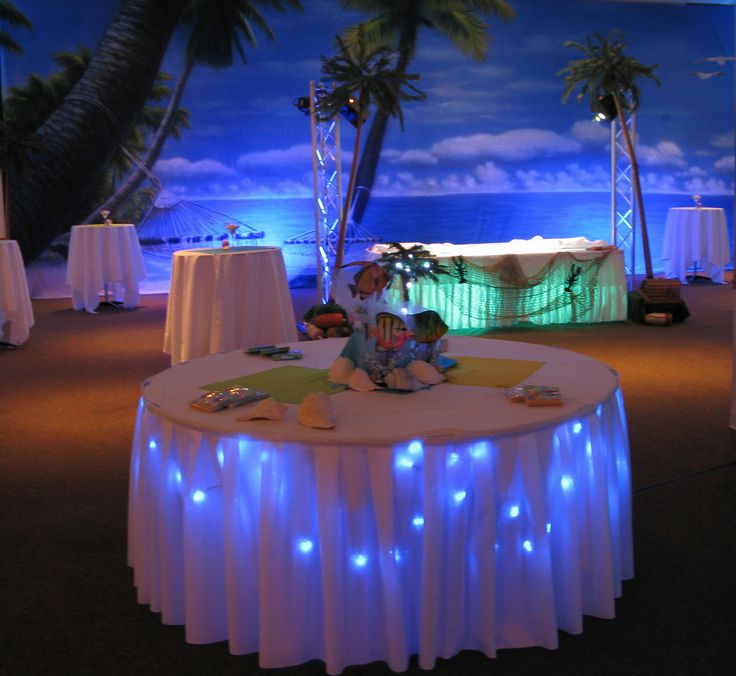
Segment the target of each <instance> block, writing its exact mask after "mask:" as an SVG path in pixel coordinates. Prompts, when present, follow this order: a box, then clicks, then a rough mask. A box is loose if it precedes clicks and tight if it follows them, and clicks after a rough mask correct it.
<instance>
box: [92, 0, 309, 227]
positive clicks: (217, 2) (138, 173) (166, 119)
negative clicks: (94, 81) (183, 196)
mask: <svg viewBox="0 0 736 676" xmlns="http://www.w3.org/2000/svg"><path fill="white" fill-rule="evenodd" d="M259 6H262V7H267V8H270V9H273V10H276V11H278V12H286V11H287V10H288V9H289V8H291V9H294V10H301V9H302V6H301V3H300V1H299V0H190V2H189V4H188V6H187V8H186V11H185V12H184V14H183V16H182V24H184V25H185V26H187V27H188V28H189V39H188V41H187V48H186V54H185V61H184V69H183V70H182V72H181V75H180V76H179V79H178V80H177V83H176V86H175V87H174V91H173V93H172V95H171V98H170V99H169V103H168V107H167V109H166V113H165V115H164V116H163V118H162V119H161V122H160V124H159V126H158V128H157V130H156V132H155V134H154V135H153V138H152V139H151V142H150V144H149V145H148V149H147V150H146V152H145V154H144V156H143V157H142V158H141V160H140V162H138V163H137V164H136V166H135V167H134V168H133V170H132V172H131V173H130V174H129V175H128V177H127V178H126V179H125V181H123V183H122V184H121V185H120V186H119V187H118V188H117V189H116V190H115V192H114V194H113V195H111V196H110V197H109V198H108V199H107V200H106V201H105V202H104V204H102V205H100V206H98V207H97V208H95V209H94V211H93V212H92V213H90V214H89V215H88V216H87V217H86V219H84V222H85V223H89V222H92V220H94V219H95V218H97V215H98V214H99V212H100V211H101V210H103V209H107V210H108V211H110V212H111V213H115V212H116V211H117V210H118V207H119V206H120V205H121V204H122V203H123V202H125V201H126V200H127V199H128V198H129V197H130V196H131V195H132V194H133V193H134V192H135V190H137V189H138V187H139V186H140V185H141V183H142V182H143V181H144V180H145V179H146V178H147V177H148V176H150V175H151V171H152V169H153V165H154V164H155V163H156V160H157V159H158V158H159V156H160V155H161V151H162V150H163V147H164V144H165V142H166V140H167V138H168V137H169V136H170V135H172V134H171V132H172V129H173V128H174V126H175V123H176V116H177V111H178V110H179V106H180V104H181V99H182V96H183V95H184V91H185V89H186V86H187V83H188V82H189V77H190V75H191V74H192V70H193V69H194V67H195V66H196V65H198V64H202V65H207V66H210V67H211V68H228V67H230V66H232V65H233V62H234V61H235V55H236V53H237V55H238V56H240V59H241V60H242V61H243V63H245V62H246V56H245V50H244V49H243V41H244V42H245V43H246V44H248V45H250V46H251V47H255V46H256V45H257V41H256V34H255V30H254V29H255V28H257V29H258V30H260V31H261V32H262V33H263V34H264V35H265V36H266V37H267V38H268V39H269V40H273V39H275V35H274V32H273V30H272V29H271V27H270V26H269V25H268V22H267V21H266V19H265V17H264V16H263V14H262V13H261V11H260V9H259Z"/></svg>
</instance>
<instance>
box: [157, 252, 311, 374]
mask: <svg viewBox="0 0 736 676" xmlns="http://www.w3.org/2000/svg"><path fill="white" fill-rule="evenodd" d="M296 339H297V333H296V321H295V319H294V308H293V306H292V303H291V295H290V293H289V284H288V282H287V279H286V271H285V269H284V259H283V256H282V255H281V249H279V248H277V247H232V248H231V249H229V250H228V251H223V250H221V249H188V250H186V251H177V252H176V253H175V254H174V256H173V263H172V269H171V291H170V293H169V301H168V306H167V310H166V329H165V333H164V352H166V353H168V354H170V355H171V363H172V364H178V363H179V362H181V361H186V360H188V359H194V358H195V357H202V356H204V355H206V354H210V353H212V352H222V351H224V350H233V349H235V348H242V347H247V346H250V345H259V344H260V345H263V344H272V343H281V342H289V341H295V340H296Z"/></svg>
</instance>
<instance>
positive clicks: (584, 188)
mask: <svg viewBox="0 0 736 676" xmlns="http://www.w3.org/2000/svg"><path fill="white" fill-rule="evenodd" d="M516 177H517V178H518V179H519V182H520V183H521V186H522V188H523V190H525V191H528V192H600V191H606V190H610V189H611V176H610V174H609V172H607V171H605V170H604V169H603V168H602V167H600V166H598V165H594V166H592V167H588V168H583V167H581V166H580V165H579V164H576V163H573V164H568V165H567V166H566V167H565V168H564V169H561V170H558V171H537V170H534V169H533V170H531V171H522V170H519V171H517V172H516Z"/></svg>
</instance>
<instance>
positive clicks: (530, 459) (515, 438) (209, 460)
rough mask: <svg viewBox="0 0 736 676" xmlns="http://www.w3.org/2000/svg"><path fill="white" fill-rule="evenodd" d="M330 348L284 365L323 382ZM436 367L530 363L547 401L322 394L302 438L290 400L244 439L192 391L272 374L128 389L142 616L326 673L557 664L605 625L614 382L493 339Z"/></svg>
mask: <svg viewBox="0 0 736 676" xmlns="http://www.w3.org/2000/svg"><path fill="white" fill-rule="evenodd" d="M343 340H344V339H329V340H322V341H313V342H311V343H300V344H299V347H302V348H303V349H304V352H305V356H304V359H303V360H302V362H301V364H302V365H303V366H307V367H316V368H326V367H328V366H329V364H330V363H331V362H332V360H333V359H334V358H335V357H336V355H337V354H338V353H339V351H340V349H341V348H342V346H343V344H344V342H343ZM449 354H452V355H468V356H480V357H492V358H502V359H537V360H542V361H544V365H543V366H542V368H541V370H539V371H538V372H537V373H535V374H534V376H533V378H532V379H531V380H532V381H533V382H541V383H546V384H557V385H559V386H560V387H561V388H562V393H563V395H564V398H565V401H566V405H565V406H564V407H561V408H530V407H526V406H525V405H524V404H513V403H510V402H508V401H506V399H505V395H504V391H503V390H501V389H498V388H486V387H470V386H461V385H453V384H449V383H443V384H440V385H437V386H435V387H433V388H432V389H430V390H423V391H420V392H416V393H412V394H408V395H407V394H404V395H402V394H394V393H390V392H385V391H378V392H375V391H374V392H369V393H358V392H353V391H345V392H341V393H339V394H335V395H331V400H332V402H333V408H334V417H335V420H336V423H337V427H336V428H335V429H333V430H317V429H312V428H307V427H303V426H301V425H300V424H299V423H298V422H297V420H296V408H297V407H296V406H294V405H290V406H289V409H288V411H287V414H286V417H285V419H284V420H282V421H251V422H238V421H237V420H236V418H237V417H238V416H240V415H242V413H243V409H242V408H241V409H231V410H228V411H222V412H218V413H215V414H206V413H199V412H197V411H194V410H192V409H190V408H189V407H188V402H189V401H190V400H192V399H194V398H195V397H196V396H198V395H200V394H201V393H202V392H203V390H201V389H199V387H198V386H201V385H203V384H206V383H210V382H215V381H218V379H229V378H232V377H235V375H236V374H247V373H251V372H257V371H260V370H264V369H265V368H270V367H271V364H267V365H264V361H263V359H264V358H263V357H255V356H253V355H246V354H243V353H242V352H229V353H221V354H214V355H210V356H207V357H204V358H201V359H196V360H193V361H191V362H188V363H186V364H180V365H178V366H175V367H172V368H170V369H168V370H167V371H164V372H162V373H159V374H158V375H156V376H154V377H152V378H151V379H149V380H148V381H146V383H145V384H144V386H143V391H142V399H141V403H140V408H139V412H138V419H137V426H136V431H135V439H134V442H133V448H132V460H131V468H130V493H129V523H128V528H129V531H128V532H129V545H128V546H129V563H130V565H131V566H132V567H133V568H134V579H135V585H136V587H137V594H138V600H139V602H140V603H144V604H148V605H149V606H150V608H151V610H152V611H156V612H160V613H161V617H162V621H163V622H164V623H165V624H184V625H185V627H186V640H187V642H189V643H208V642H214V641H224V640H227V641H228V642H229V650H230V652H231V653H233V654H236V655H240V654H246V653H253V652H256V651H257V652H258V653H259V662H260V665H261V666H262V667H286V666H289V665H296V664H300V663H303V662H305V661H308V660H312V659H320V660H324V662H325V663H326V669H327V673H329V674H338V673H340V672H341V671H342V670H343V669H344V668H345V667H346V666H348V665H351V664H364V663H368V662H371V661H375V660H383V661H385V662H386V663H387V664H388V665H389V666H390V668H391V669H393V670H396V671H403V670H405V669H406V668H407V666H408V660H409V657H410V656H411V655H415V654H416V655H418V656H419V664H420V666H421V667H422V668H425V669H429V668H432V667H433V665H434V664H435V660H436V659H437V658H438V657H443V658H449V657H451V656H452V655H455V654H456V653H458V652H459V651H461V650H464V649H473V650H479V651H482V652H484V653H485V654H486V655H488V656H490V657H493V656H495V655H496V651H497V650H498V649H501V648H518V647H524V646H544V647H546V648H556V647H557V645H558V634H557V632H558V629H562V630H564V631H567V632H572V633H578V632H581V631H582V629H583V616H584V615H592V616H596V617H601V618H613V617H614V612H615V603H614V600H615V598H617V597H618V596H620V594H621V593H622V585H621V583H622V580H625V579H628V578H631V577H632V576H633V553H632V531H631V486H630V474H629V449H628V435H627V427H626V420H625V412H624V404H623V399H622V395H621V391H620V387H619V378H618V375H617V374H616V372H614V371H613V370H612V369H611V368H609V367H608V366H606V365H605V364H602V363H601V362H598V361H595V360H593V359H590V358H588V357H585V356H582V355H580V354H576V353H573V352H569V351H563V350H559V349H553V348H549V347H544V346H539V345H531V344H525V343H519V342H511V341H494V340H487V339H481V338H470V337H451V338H450V350H449ZM275 363H277V362H274V364H275ZM282 363H283V362H282ZM291 363H292V364H293V362H291Z"/></svg>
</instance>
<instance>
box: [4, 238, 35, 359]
mask: <svg viewBox="0 0 736 676" xmlns="http://www.w3.org/2000/svg"><path fill="white" fill-rule="evenodd" d="M34 323H35V318H34V316H33V307H32V306H31V296H30V294H29V293H28V280H27V279H26V270H25V267H24V266H23V257H22V256H21V253H20V247H19V246H18V242H16V241H15V240H14V239H2V240H0V342H1V343H9V344H10V345H21V344H22V343H25V342H26V340H28V336H29V334H30V331H31V327H32V326H33V324H34Z"/></svg>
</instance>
